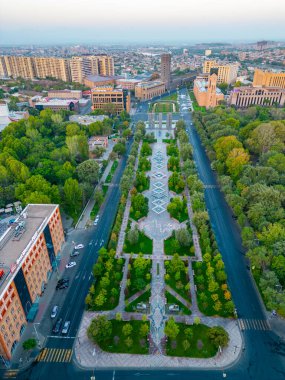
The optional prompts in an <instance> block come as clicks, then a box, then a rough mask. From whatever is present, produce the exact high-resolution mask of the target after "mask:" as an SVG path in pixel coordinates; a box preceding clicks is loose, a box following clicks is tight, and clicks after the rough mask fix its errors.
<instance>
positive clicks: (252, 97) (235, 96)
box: [229, 87, 285, 108]
mask: <svg viewBox="0 0 285 380" xmlns="http://www.w3.org/2000/svg"><path fill="white" fill-rule="evenodd" d="M284 103H285V89H282V88H278V87H236V88H234V89H233V91H231V94H230V98H229V104H230V105H233V106H235V107H238V108H246V107H249V106H253V105H261V106H272V105H275V104H276V105H278V106H280V107H283V106H284Z"/></svg>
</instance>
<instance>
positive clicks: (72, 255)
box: [70, 251, 80, 257]
mask: <svg viewBox="0 0 285 380" xmlns="http://www.w3.org/2000/svg"><path fill="white" fill-rule="evenodd" d="M79 253H80V252H78V251H74V252H71V254H70V257H75V256H79Z"/></svg>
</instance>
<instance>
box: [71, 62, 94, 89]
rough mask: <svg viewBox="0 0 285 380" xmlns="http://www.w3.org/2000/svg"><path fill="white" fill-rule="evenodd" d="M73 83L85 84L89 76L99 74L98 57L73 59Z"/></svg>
mask: <svg viewBox="0 0 285 380" xmlns="http://www.w3.org/2000/svg"><path fill="white" fill-rule="evenodd" d="M70 70H71V78H72V82H78V83H83V81H84V78H86V77H87V76H88V75H98V74H99V61H98V57H96V56H94V55H90V56H82V57H72V58H71V60H70Z"/></svg>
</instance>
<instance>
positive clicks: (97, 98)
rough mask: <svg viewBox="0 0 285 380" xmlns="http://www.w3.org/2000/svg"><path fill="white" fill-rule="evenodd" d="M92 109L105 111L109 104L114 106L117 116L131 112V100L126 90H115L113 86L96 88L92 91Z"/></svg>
mask: <svg viewBox="0 0 285 380" xmlns="http://www.w3.org/2000/svg"><path fill="white" fill-rule="evenodd" d="M91 100H92V109H93V110H96V109H103V110H105V108H106V106H107V105H108V104H113V105H114V106H115V110H116V113H117V114H120V113H121V112H122V111H127V112H130V109H131V99H130V95H129V94H128V92H127V91H126V90H122V89H114V88H113V87H111V86H102V87H95V88H93V89H92V90H91Z"/></svg>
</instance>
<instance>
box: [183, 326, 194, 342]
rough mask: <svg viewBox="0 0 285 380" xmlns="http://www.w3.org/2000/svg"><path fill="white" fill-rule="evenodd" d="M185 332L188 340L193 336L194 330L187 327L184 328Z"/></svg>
mask: <svg viewBox="0 0 285 380" xmlns="http://www.w3.org/2000/svg"><path fill="white" fill-rule="evenodd" d="M184 334H185V336H186V338H187V339H188V340H191V339H192V338H193V330H192V329H191V328H190V327H187V329H185V330H184Z"/></svg>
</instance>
